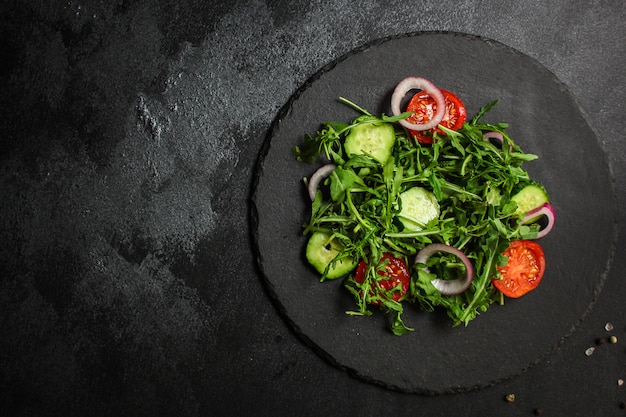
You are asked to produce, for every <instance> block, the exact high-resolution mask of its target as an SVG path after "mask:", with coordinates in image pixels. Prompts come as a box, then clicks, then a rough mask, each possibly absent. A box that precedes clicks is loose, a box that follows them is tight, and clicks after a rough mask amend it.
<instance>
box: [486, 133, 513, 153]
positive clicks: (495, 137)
mask: <svg viewBox="0 0 626 417" xmlns="http://www.w3.org/2000/svg"><path fill="white" fill-rule="evenodd" d="M492 139H493V140H495V141H496V142H498V144H500V148H502V147H503V146H504V136H502V133H500V132H484V133H483V140H485V141H487V142H491V140H492ZM509 151H511V152H512V151H513V145H512V144H510V143H509Z"/></svg>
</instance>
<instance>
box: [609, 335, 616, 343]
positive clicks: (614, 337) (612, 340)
mask: <svg viewBox="0 0 626 417" xmlns="http://www.w3.org/2000/svg"><path fill="white" fill-rule="evenodd" d="M609 342H611V343H617V336H611V337H609Z"/></svg>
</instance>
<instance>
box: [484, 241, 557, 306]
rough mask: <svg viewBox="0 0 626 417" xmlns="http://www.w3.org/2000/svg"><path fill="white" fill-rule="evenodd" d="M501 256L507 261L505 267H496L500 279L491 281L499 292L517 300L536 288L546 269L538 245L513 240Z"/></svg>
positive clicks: (541, 251)
mask: <svg viewBox="0 0 626 417" xmlns="http://www.w3.org/2000/svg"><path fill="white" fill-rule="evenodd" d="M502 254H503V255H504V256H507V257H508V258H509V260H508V262H507V264H506V265H504V266H498V267H496V269H497V270H498V272H500V279H494V280H492V281H491V282H492V283H493V285H494V286H495V287H496V288H497V289H498V290H499V291H500V292H502V293H503V294H504V295H506V296H507V297H511V298H519V297H521V296H522V295H524V294H526V293H528V292H530V291H532V290H534V289H535V288H537V286H538V285H539V282H541V278H542V277H543V273H544V271H545V269H546V258H545V256H544V253H543V249H541V246H539V244H537V243H535V242H533V241H531V240H514V241H513V242H511V243H510V245H509V247H508V248H507V249H506V250H505V251H504V252H503V253H502Z"/></svg>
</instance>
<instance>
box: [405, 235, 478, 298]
mask: <svg viewBox="0 0 626 417" xmlns="http://www.w3.org/2000/svg"><path fill="white" fill-rule="evenodd" d="M437 252H446V253H450V254H452V255H454V256H456V257H457V258H459V259H460V260H461V262H463V265H465V276H464V277H463V278H458V279H452V280H444V279H440V278H435V279H433V280H432V281H431V282H432V284H433V286H434V287H435V288H436V289H437V290H438V291H439V292H440V293H441V294H442V295H456V294H460V293H462V292H463V291H465V290H466V289H468V288H469V286H470V284H471V283H472V280H473V279H474V268H473V267H472V263H471V262H470V260H469V258H468V257H467V256H465V254H464V253H463V252H461V251H460V250H458V249H457V248H455V247H452V246H449V245H444V244H443V243H431V244H430V245H428V246H426V247H425V248H424V249H422V250H420V251H419V252H418V253H417V256H415V263H416V264H425V263H426V262H427V261H428V259H430V257H431V256H432V255H433V254H435V253H437ZM424 271H426V272H430V271H429V270H428V268H424Z"/></svg>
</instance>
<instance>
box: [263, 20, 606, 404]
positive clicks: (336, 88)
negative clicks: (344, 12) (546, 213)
mask: <svg viewBox="0 0 626 417" xmlns="http://www.w3.org/2000/svg"><path fill="white" fill-rule="evenodd" d="M408 75H420V76H424V77H427V78H429V79H431V80H433V81H434V82H435V83H436V84H437V85H439V86H440V87H442V88H446V89H449V90H451V91H453V92H455V93H456V94H457V95H459V96H460V97H461V98H462V99H463V100H464V102H465V104H466V106H467V108H468V114H469V115H470V116H471V115H473V114H475V113H476V112H477V111H478V110H479V108H480V107H481V106H483V105H485V104H487V103H489V102H490V101H492V100H494V99H499V100H500V103H499V104H498V105H497V106H496V108H494V109H493V110H492V111H491V112H490V113H488V115H487V116H486V119H485V120H486V121H490V122H507V123H509V124H510V128H509V133H510V134H511V135H512V137H513V138H514V139H515V140H516V141H517V143H518V144H520V145H521V146H522V148H523V149H524V150H525V151H527V152H530V153H536V154H538V155H539V156H540V159H539V160H538V161H534V162H530V163H528V164H526V168H527V169H528V171H529V172H530V174H531V176H532V177H533V178H535V179H537V180H539V181H541V182H543V183H544V184H545V185H546V186H547V188H548V190H549V192H550V195H551V198H552V202H553V205H554V207H555V209H556V211H557V225H556V229H555V230H554V231H553V232H552V233H551V234H550V235H549V236H547V237H546V238H544V239H542V241H541V244H542V246H543V248H544V251H545V253H546V257H547V271H546V274H545V276H544V279H543V281H542V284H541V286H540V287H539V288H538V289H537V290H536V291H534V292H532V293H530V294H528V295H527V296H525V297H522V298H521V299H517V300H507V302H506V304H505V306H503V307H502V306H498V305H494V306H492V307H491V308H490V309H489V311H488V312H487V313H485V314H483V315H481V316H480V317H478V318H477V319H476V320H474V321H472V322H471V323H470V324H469V326H468V327H456V328H453V327H451V325H450V322H449V321H448V319H447V317H445V315H444V314H436V313H426V312H423V311H419V310H418V309H417V308H415V307H414V306H408V307H407V308H405V310H406V312H405V314H404V319H405V322H406V323H407V324H408V325H409V326H412V327H414V328H415V329H416V331H415V332H413V333H411V334H408V335H405V336H402V337H396V336H393V335H392V334H391V333H390V332H389V330H388V327H389V317H388V316H387V315H385V314H383V313H382V312H376V313H375V314H374V315H373V316H372V317H352V316H348V315H346V314H345V311H346V310H350V309H353V308H354V304H353V300H352V297H351V295H349V294H348V292H347V291H346V290H345V289H344V288H343V286H342V283H341V282H337V281H333V282H325V283H320V282H319V280H318V275H317V274H316V273H315V272H314V271H313V270H312V269H310V267H309V266H308V265H307V262H306V260H305V259H304V255H303V252H304V247H305V244H306V238H305V237H303V236H302V233H301V225H302V224H303V222H304V221H305V220H306V218H307V216H308V213H309V205H308V203H307V198H306V195H305V190H304V186H303V184H302V178H303V177H305V176H309V175H310V174H311V173H312V172H313V171H314V169H315V167H314V166H311V165H308V164H305V163H300V162H297V161H296V160H295V158H294V157H293V156H292V154H291V148H292V147H293V146H294V145H295V144H299V143H300V142H301V141H302V138H303V135H304V134H305V133H306V132H309V133H314V132H315V131H316V130H317V129H318V128H319V125H320V123H321V122H324V121H329V120H339V121H349V120H351V119H352V118H354V117H355V116H356V115H357V114H356V113H355V112H354V111H353V110H351V109H349V108H347V106H344V105H342V104H340V103H339V102H338V101H337V97H339V96H344V97H347V98H349V99H350V100H352V101H353V102H355V103H358V104H359V105H361V106H363V107H365V108H367V109H369V110H370V111H373V112H375V113H382V112H385V113H387V114H389V113H390V111H389V109H388V103H389V97H390V93H391V91H392V90H393V88H394V86H395V85H396V84H397V83H398V82H399V81H400V80H401V79H403V78H404V77H406V76H408ZM257 168H258V177H257V179H256V181H255V184H254V192H253V208H252V221H253V228H254V238H255V243H256V249H257V257H258V262H259V265H260V268H261V271H262V273H263V275H264V277H265V279H266V284H267V288H268V289H269V292H270V294H271V295H272V297H273V298H274V299H275V302H276V305H277V307H278V308H279V310H281V312H282V313H284V316H285V318H286V320H287V321H288V322H289V323H290V324H291V325H292V326H293V328H294V330H295V332H296V333H297V334H299V335H300V336H301V337H302V338H303V340H304V341H305V342H307V343H308V344H310V345H311V346H312V347H313V348H314V349H316V351H318V352H319V353H320V354H321V355H322V356H324V357H325V358H327V359H328V360H329V361H330V362H331V363H333V364H335V365H337V366H338V367H340V368H342V369H346V370H348V371H349V372H350V373H352V374H354V375H357V376H358V377H361V378H363V379H365V380H367V381H370V382H373V383H377V384H381V385H383V386H386V387H389V388H391V389H397V390H401V391H407V392H418V393H448V392H457V391H465V390H471V389H475V388H480V387H484V386H488V385H492V384H495V383H497V382H498V381H502V380H504V379H507V378H510V377H512V376H515V375H517V374H519V373H521V372H523V371H524V370H526V369H527V368H528V367H530V366H532V365H533V364H536V363H538V362H540V361H541V360H542V359H543V358H545V357H546V356H547V355H549V354H550V352H552V351H553V350H554V349H558V346H559V345H560V343H562V342H563V340H564V339H565V338H566V337H567V336H568V335H569V334H570V333H571V332H572V331H573V330H574V329H575V328H576V326H577V324H578V323H579V322H580V321H581V320H582V319H583V318H584V317H585V315H586V313H587V312H588V310H589V309H590V308H591V306H592V305H593V303H594V301H595V299H596V297H597V295H598V292H599V291H600V289H601V287H602V284H603V281H604V279H605V276H606V273H607V271H608V268H609V266H610V262H611V257H612V251H613V245H614V237H615V236H614V235H615V226H614V220H615V216H616V206H615V200H614V195H613V189H612V184H611V176H610V170H609V167H608V164H607V161H606V158H605V154H604V152H603V150H602V147H601V145H600V142H599V140H598V138H597V136H596V134H595V133H594V131H593V130H592V129H591V128H590V126H589V125H588V123H587V121H586V119H585V117H584V116H583V114H582V113H581V111H580V109H579V107H578V105H577V104H576V102H575V101H574V99H573V98H572V96H571V95H570V93H569V92H568V91H567V89H566V87H565V86H564V85H563V84H562V83H561V82H560V81H559V80H558V79H557V78H556V77H555V76H554V75H553V74H552V73H551V72H549V71H548V70H547V69H545V68H544V67H542V66H541V65H540V64H539V63H537V62H536V61H535V60H533V59H532V58H530V57H528V56H526V55H523V54H521V53H519V52H517V51H515V50H513V49H511V48H509V47H506V46H504V45H502V44H500V43H498V42H495V41H492V40H488V39H484V38H478V37H473V36H467V35H461V34H454V33H432V32H429V33H418V34H410V35H406V36H401V37H395V38H391V39H384V40H381V41H377V42H375V43H373V44H369V45H367V46H365V47H363V48H360V49H358V50H356V51H353V52H352V53H350V54H348V55H346V56H344V57H342V58H341V59H339V60H337V61H336V62H334V63H333V64H331V65H328V66H326V67H325V68H323V69H322V70H320V71H319V72H318V73H317V74H316V75H315V76H314V77H313V78H312V79H311V80H310V81H309V82H307V83H306V84H305V85H304V86H303V87H302V88H301V89H300V90H299V91H298V92H297V93H296V94H295V95H294V97H292V99H291V100H290V101H289V103H287V105H286V106H285V107H284V109H283V110H282V111H281V112H280V114H279V116H278V117H277V119H276V121H275V123H274V125H273V129H272V130H271V132H270V134H269V136H268V138H267V141H266V143H265V146H264V148H263V151H262V154H261V155H260V158H259V162H258V167H257Z"/></svg>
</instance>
